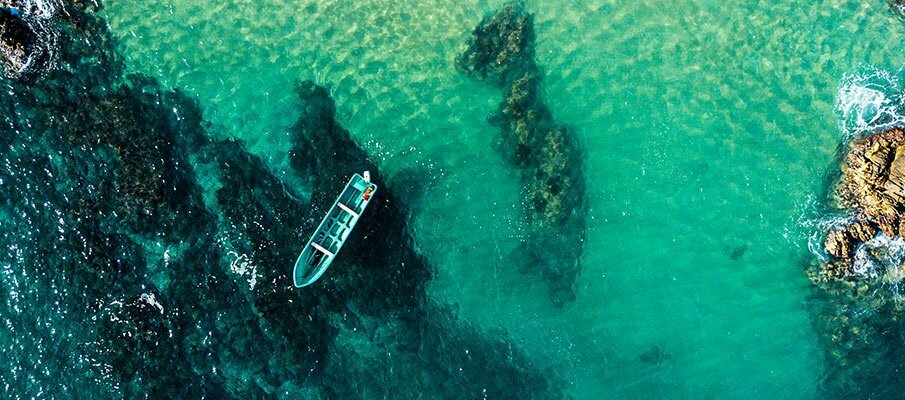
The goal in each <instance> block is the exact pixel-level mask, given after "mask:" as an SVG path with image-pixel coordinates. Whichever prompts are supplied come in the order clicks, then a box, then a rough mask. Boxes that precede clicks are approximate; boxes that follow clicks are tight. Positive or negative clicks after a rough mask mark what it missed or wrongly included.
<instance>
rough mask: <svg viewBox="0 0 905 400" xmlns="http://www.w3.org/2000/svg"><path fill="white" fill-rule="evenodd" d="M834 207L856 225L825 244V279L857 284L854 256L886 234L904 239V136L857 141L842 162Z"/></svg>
mask: <svg viewBox="0 0 905 400" xmlns="http://www.w3.org/2000/svg"><path fill="white" fill-rule="evenodd" d="M834 195H835V198H834V202H835V203H836V204H837V205H838V206H839V207H841V208H843V209H846V210H849V211H850V212H852V213H853V214H854V220H853V221H852V222H849V223H847V224H845V225H842V226H837V227H835V228H833V229H831V230H830V231H829V232H828V233H827V234H826V238H825V239H824V248H825V250H826V253H827V254H828V255H829V256H830V258H831V259H830V261H829V262H828V263H827V265H826V268H824V269H825V272H826V275H827V276H826V277H827V278H835V279H838V278H854V276H853V274H854V273H855V272H856V271H855V269H854V268H851V267H850V265H851V264H852V262H854V257H855V250H856V249H857V248H858V247H859V246H860V245H862V244H863V243H866V242H867V241H869V240H871V239H872V238H874V237H875V236H876V235H877V234H879V233H882V234H884V235H886V236H899V235H901V234H902V233H905V227H903V223H905V218H903V213H905V130H902V129H900V128H892V129H888V130H885V131H882V132H878V133H875V134H872V135H869V136H865V137H863V138H860V139H857V140H855V141H853V142H852V143H851V144H850V145H849V150H848V152H847V153H846V154H845V157H844V159H843V163H842V167H841V174H840V177H839V179H838V181H837V184H836V187H835V191H834Z"/></svg>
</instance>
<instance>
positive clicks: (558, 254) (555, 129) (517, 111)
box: [457, 3, 587, 305]
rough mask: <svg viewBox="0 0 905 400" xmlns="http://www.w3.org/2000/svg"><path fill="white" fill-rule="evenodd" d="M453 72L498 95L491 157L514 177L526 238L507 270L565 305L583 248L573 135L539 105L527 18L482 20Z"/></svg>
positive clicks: (514, 14) (521, 14) (581, 193)
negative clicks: (532, 277)
mask: <svg viewBox="0 0 905 400" xmlns="http://www.w3.org/2000/svg"><path fill="white" fill-rule="evenodd" d="M457 66H458V68H459V69H460V70H461V71H463V72H465V73H467V74H469V75H471V76H473V77H475V78H477V79H481V80H487V81H489V82H492V83H493V84H495V85H497V86H499V87H501V88H502V89H503V101H502V102H500V105H499V108H498V110H497V112H496V113H495V114H494V115H492V116H491V117H490V122H491V124H493V125H495V126H497V127H499V128H500V136H499V140H498V143H497V144H496V149H497V151H498V152H499V153H500V154H501V155H502V156H503V157H504V158H505V159H506V160H507V161H509V162H510V163H511V164H512V165H513V166H515V167H516V168H517V169H518V170H519V171H520V174H521V178H522V179H521V180H522V185H523V188H524V191H525V196H524V199H525V212H526V220H527V223H528V224H529V226H530V232H531V233H530V234H529V235H528V237H526V238H525V240H524V241H523V243H522V245H521V246H520V247H519V249H518V250H517V251H516V253H515V254H513V256H514V257H513V262H515V263H517V264H518V265H521V266H523V267H524V268H525V269H527V270H530V271H537V272H538V273H539V275H540V276H541V277H543V278H544V279H546V280H547V281H548V283H549V285H550V292H551V297H552V299H553V301H554V304H557V305H562V304H563V303H566V302H570V301H572V300H573V299H574V298H575V293H574V288H573V284H574V282H575V279H576V277H577V276H578V274H579V273H580V271H581V265H580V263H581V256H582V248H583V246H584V236H585V217H586V215H587V204H586V200H585V187H584V167H583V163H582V159H581V157H582V154H581V151H580V149H579V146H578V143H577V140H576V138H575V135H574V134H573V133H572V131H571V130H570V129H569V128H568V127H567V126H564V125H562V124H559V123H557V122H556V121H554V120H553V116H552V113H551V112H550V109H549V108H548V107H547V106H546V104H544V102H543V99H542V98H541V95H540V88H541V83H542V82H541V81H542V71H541V70H540V68H539V67H538V66H537V63H536V62H535V60H534V22H533V18H532V16H531V15H530V14H528V13H526V12H525V11H524V8H523V6H522V5H521V4H518V3H511V4H509V5H506V6H504V7H503V8H501V9H500V10H498V11H497V12H496V13H494V14H493V15H491V16H488V17H485V18H484V19H483V20H482V21H481V23H480V24H478V26H477V27H476V28H475V30H474V32H473V33H472V37H471V40H470V42H469V46H468V48H467V49H466V50H465V52H464V53H462V54H461V55H460V56H459V58H458V59H457Z"/></svg>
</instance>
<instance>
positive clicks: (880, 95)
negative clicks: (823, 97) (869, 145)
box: [835, 66, 905, 138]
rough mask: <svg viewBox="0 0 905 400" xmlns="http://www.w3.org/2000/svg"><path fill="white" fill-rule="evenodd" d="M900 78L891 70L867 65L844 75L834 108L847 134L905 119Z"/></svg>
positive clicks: (851, 135)
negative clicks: (901, 108)
mask: <svg viewBox="0 0 905 400" xmlns="http://www.w3.org/2000/svg"><path fill="white" fill-rule="evenodd" d="M901 89H902V88H901V87H900V85H899V80H898V78H896V76H895V75H893V74H892V73H890V72H889V71H885V70H882V69H879V68H875V67H870V66H869V67H864V68H863V69H862V71H859V72H856V73H847V74H845V75H844V76H843V77H842V82H841V83H840V85H839V92H838V93H837V96H836V104H835V109H836V112H837V113H838V114H839V115H838V117H839V127H840V129H841V130H842V131H843V133H844V134H845V135H846V137H847V138H850V137H854V136H857V135H860V134H864V133H868V132H872V131H876V130H880V129H886V128H890V127H892V126H896V125H902V124H903V123H905V116H903V115H901V114H900V112H899V109H900V106H901V104H900V102H899V100H898V98H899V92H900V91H901Z"/></svg>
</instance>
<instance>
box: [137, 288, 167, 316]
mask: <svg viewBox="0 0 905 400" xmlns="http://www.w3.org/2000/svg"><path fill="white" fill-rule="evenodd" d="M141 301H143V302H145V303H147V304H149V305H151V306H153V307H155V308H157V310H158V311H160V313H161V314H163V306H162V305H161V304H160V303H159V302H157V298H156V297H154V293H142V294H141Z"/></svg>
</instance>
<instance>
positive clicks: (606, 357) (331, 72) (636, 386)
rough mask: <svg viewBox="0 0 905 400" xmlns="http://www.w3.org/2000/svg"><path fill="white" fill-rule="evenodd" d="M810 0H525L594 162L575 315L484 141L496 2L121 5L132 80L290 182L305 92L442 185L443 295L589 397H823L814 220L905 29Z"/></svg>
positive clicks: (865, 10) (372, 146) (438, 290)
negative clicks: (290, 154) (192, 112)
mask: <svg viewBox="0 0 905 400" xmlns="http://www.w3.org/2000/svg"><path fill="white" fill-rule="evenodd" d="M799 3H800V2H786V3H781V4H772V5H770V6H769V7H768V6H765V5H760V6H757V5H727V4H722V3H719V2H695V1H684V2H675V3H673V4H671V5H670V6H669V7H665V6H662V5H660V4H659V3H656V2H601V3H598V4H593V5H589V4H574V3H569V2H560V1H553V2H528V3H527V4H526V7H527V9H528V10H529V11H530V12H532V13H534V15H535V22H536V32H537V46H538V47H537V61H538V63H539V64H540V65H541V67H542V68H544V70H545V72H546V75H545V81H544V91H545V93H544V95H545V100H546V103H547V104H548V105H549V106H550V107H551V108H552V110H553V112H554V114H555V117H556V119H557V120H559V121H561V122H563V123H566V124H569V125H570V126H572V127H573V128H574V130H575V132H577V135H578V137H579V139H580V141H581V143H582V145H583V147H584V150H585V152H586V166H587V167H586V168H587V187H588V200H589V203H590V204H589V206H590V209H589V221H588V235H587V238H586V240H587V243H586V245H585V247H584V249H585V250H584V258H583V270H582V274H581V276H580V277H579V279H578V283H577V286H578V299H577V300H576V301H575V303H574V304H569V305H566V306H565V307H564V308H557V307H554V306H553V305H552V304H551V303H550V301H549V299H548V297H547V296H546V292H545V287H544V284H543V282H538V281H537V280H536V279H535V278H533V277H532V276H531V275H527V274H522V273H520V272H519V271H518V269H517V268H513V267H512V266H511V265H507V264H506V262H505V255H506V254H508V253H509V252H510V251H511V250H512V249H514V248H515V246H516V245H517V243H518V239H519V238H520V237H522V236H523V235H524V234H525V233H524V230H525V227H524V226H523V223H522V222H521V220H520V218H519V215H518V213H517V211H518V210H519V207H520V203H519V200H520V193H519V190H520V189H519V185H518V180H517V174H516V173H515V171H513V170H512V169H511V168H509V167H508V166H507V165H506V164H505V162H504V161H503V160H502V159H501V158H500V157H499V156H498V154H497V153H496V152H494V151H492V149H491V148H490V145H491V143H492V141H493V139H494V137H495V136H496V135H497V130H496V128H494V127H492V126H490V125H489V124H487V122H486V117H487V115H489V114H490V113H491V111H492V110H494V109H495V107H496V104H497V103H498V102H499V99H500V96H501V93H500V91H499V90H498V89H496V88H493V87H491V86H490V85H486V84H483V83H481V82H477V81H474V80H472V79H470V78H468V77H467V76H465V75H464V74H462V73H460V72H459V71H457V70H456V69H455V67H454V62H453V60H454V58H455V56H456V55H457V54H458V53H460V52H461V51H462V50H464V45H465V41H466V39H467V37H468V35H469V34H470V32H471V30H472V29H473V28H474V26H475V25H476V24H477V23H478V22H479V20H480V18H481V16H483V15H484V13H487V12H491V11H492V10H494V9H496V8H497V7H498V6H499V5H500V4H502V3H501V2H473V1H466V2H445V1H433V2H408V3H397V2H285V1H259V2H254V3H246V2H217V3H214V2H181V1H179V2H177V1H164V2H161V3H155V4H150V3H148V2H139V1H123V0H117V1H109V2H107V3H106V9H105V10H104V12H103V15H104V17H105V18H106V19H107V21H108V22H109V24H110V25H111V28H112V31H113V33H114V34H115V35H116V36H118V37H119V38H120V45H119V49H120V50H121V52H122V53H123V55H124V56H125V61H126V65H127V68H128V69H129V70H130V71H136V72H141V73H146V74H149V75H151V76H153V77H155V78H158V79H159V80H160V81H161V85H162V86H163V87H176V88H181V89H183V90H185V91H186V92H187V93H188V94H189V95H190V96H195V97H197V99H198V101H199V102H200V104H201V107H202V108H203V110H204V117H205V119H206V120H208V121H210V123H211V125H212V126H211V128H210V131H211V133H212V134H214V135H217V136H221V137H230V136H232V137H236V138H239V139H241V140H243V141H245V142H246V143H247V144H248V145H249V147H250V149H251V150H252V151H253V152H254V153H255V154H257V155H259V156H261V157H262V158H264V159H265V160H266V161H267V162H268V163H269V165H271V166H272V167H273V168H274V169H275V170H276V171H277V173H278V174H281V173H282V174H285V175H286V176H285V179H287V180H290V181H291V180H292V179H294V178H292V177H291V176H289V175H291V174H288V173H286V170H287V169H288V166H287V165H288V159H287V157H286V154H287V149H288V148H289V147H290V140H289V135H288V134H287V132H288V130H287V127H288V126H289V125H291V124H292V123H293V122H294V121H295V120H296V119H297V118H298V111H297V100H296V96H295V93H294V92H293V90H292V83H293V82H294V81H295V80H297V79H312V80H314V81H316V82H318V83H321V84H324V85H327V86H329V87H330V88H331V89H332V94H333V97H334V98H335V99H336V102H337V112H338V116H339V120H340V122H341V123H342V124H343V125H344V126H345V127H346V128H348V129H349V130H350V131H351V133H352V136H353V137H354V138H355V139H356V140H357V141H358V142H359V143H361V144H362V147H363V148H364V149H365V150H366V151H367V152H368V153H369V154H370V155H371V156H373V157H375V158H376V160H377V161H378V163H379V166H380V167H381V168H382V170H383V171H384V173H385V174H387V175H388V176H389V182H390V183H405V182H407V181H406V176H408V175H410V174H411V173H410V172H408V171H411V170H414V171H418V172H419V173H428V174H430V177H431V178H430V179H429V180H428V181H427V182H425V188H424V189H420V190H405V189H399V190H400V192H401V195H402V196H403V198H405V199H406V200H408V201H410V202H411V203H412V204H414V205H415V207H413V208H412V210H411V219H412V221H413V228H414V237H415V240H416V242H417V245H418V247H419V248H420V250H421V251H422V252H423V253H424V255H425V256H426V257H427V258H428V259H430V260H431V261H432V262H433V263H434V265H435V267H436V276H435V278H434V279H433V280H431V281H430V283H429V286H428V293H429V295H430V296H431V297H432V298H434V299H436V300H437V301H438V302H440V303H441V304H448V305H451V306H452V307H454V309H455V310H456V315H457V318H458V319H459V320H461V321H465V322H467V323H469V324H474V325H475V326H477V327H478V328H479V329H480V330H481V331H482V332H485V334H487V335H489V336H500V337H504V338H508V339H507V340H510V341H511V343H512V344H513V345H514V346H515V347H517V348H518V349H520V350H521V351H522V352H524V353H525V354H526V357H527V358H529V359H530V360H531V361H532V362H533V363H535V364H537V365H539V366H541V367H542V368H547V369H549V370H550V371H552V373H553V374H555V375H556V376H557V377H559V378H560V379H561V380H562V381H563V385H564V386H565V389H566V391H567V393H568V394H570V395H572V396H574V397H575V398H582V399H583V398H588V399H591V398H601V397H638V398H726V397H730V398H765V397H766V398H810V397H813V396H814V392H815V387H816V386H817V384H818V383H819V381H820V379H821V376H822V375H823V374H824V363H823V355H822V349H821V347H820V345H819V344H818V342H817V339H816V333H815V332H814V329H813V328H812V323H811V318H812V316H810V315H809V313H808V308H807V302H808V301H809V300H808V299H809V295H811V294H812V293H813V291H814V289H813V288H812V287H811V286H810V284H809V282H808V280H807V277H806V276H805V275H804V273H803V267H802V262H803V261H802V260H803V259H805V258H807V257H810V255H809V253H808V252H807V248H806V247H807V237H808V234H809V233H810V228H809V227H808V226H807V224H802V219H806V218H808V216H809V214H808V209H809V207H810V206H811V205H812V204H813V202H814V198H815V197H819V196H820V194H821V193H822V191H823V190H824V186H825V182H824V181H823V177H824V172H825V170H826V169H827V168H829V167H830V166H831V165H832V162H833V159H834V151H835V149H836V147H837V146H838V144H839V143H840V141H841V140H842V139H843V137H844V136H845V132H843V130H842V129H840V127H839V126H838V121H839V117H840V116H839V113H838V112H835V111H834V102H835V101H836V99H837V96H838V94H839V93H840V85H841V84H842V82H843V77H844V76H845V74H860V73H863V72H864V71H866V70H867V68H866V67H865V65H874V66H877V67H878V68H881V69H891V70H894V69H896V68H897V67H898V66H899V65H902V63H903V55H905V53H903V52H902V49H901V47H902V46H901V44H902V40H901V39H902V37H903V36H902V32H903V29H905V28H903V27H902V25H901V23H900V22H899V21H897V20H895V19H894V18H893V17H892V16H891V15H890V14H889V12H888V11H887V10H886V6H885V4H883V2H880V1H877V2H872V3H863V2H855V1H849V2H819V1H818V2H810V3H808V4H799ZM419 192H423V193H421V194H419ZM803 225H804V226H803ZM236 279H244V278H240V277H236ZM658 350H659V351H658ZM657 355H659V356H657ZM651 359H655V360H656V361H653V362H651V361H650V360H651Z"/></svg>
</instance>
